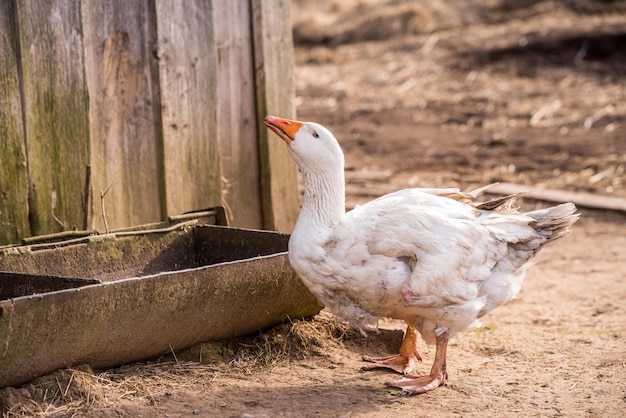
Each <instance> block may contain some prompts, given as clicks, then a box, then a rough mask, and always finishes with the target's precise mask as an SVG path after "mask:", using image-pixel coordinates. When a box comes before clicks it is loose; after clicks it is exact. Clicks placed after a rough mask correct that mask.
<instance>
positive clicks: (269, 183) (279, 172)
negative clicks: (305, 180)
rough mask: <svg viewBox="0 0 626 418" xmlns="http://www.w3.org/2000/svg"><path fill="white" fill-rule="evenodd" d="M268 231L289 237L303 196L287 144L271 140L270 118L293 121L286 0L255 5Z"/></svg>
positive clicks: (257, 0)
mask: <svg viewBox="0 0 626 418" xmlns="http://www.w3.org/2000/svg"><path fill="white" fill-rule="evenodd" d="M251 4H252V11H253V36H254V49H255V52H254V58H255V69H256V91H257V112H258V114H257V117H258V125H259V127H261V128H262V129H260V131H259V141H260V142H259V143H260V146H259V149H260V164H261V190H262V197H263V217H264V227H265V228H267V229H274V230H277V231H283V232H291V230H292V229H293V226H294V225H295V222H296V219H297V216H298V211H299V206H300V197H299V194H298V180H297V179H298V176H297V168H296V165H295V163H294V162H293V160H292V159H291V157H290V156H289V152H288V149H287V147H286V145H285V143H284V142H283V141H280V140H279V139H278V138H275V137H270V136H269V134H268V130H267V129H265V127H264V125H263V121H264V119H265V116H267V115H270V114H271V115H275V116H279V117H283V118H293V117H294V116H295V109H294V104H293V101H294V95H295V88H294V79H293V77H294V75H293V65H294V52H293V38H292V34H291V25H290V24H289V22H290V21H291V20H290V7H289V2H288V1H281V0H251Z"/></svg>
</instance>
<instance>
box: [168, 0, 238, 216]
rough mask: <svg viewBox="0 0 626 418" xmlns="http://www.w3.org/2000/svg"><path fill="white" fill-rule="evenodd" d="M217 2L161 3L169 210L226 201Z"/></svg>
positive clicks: (171, 0)
mask: <svg viewBox="0 0 626 418" xmlns="http://www.w3.org/2000/svg"><path fill="white" fill-rule="evenodd" d="M213 3H214V2H212V1H204V0H189V1H185V2H181V1H177V0H160V1H158V2H157V3H156V11H157V21H158V56H159V77H160V87H161V109H162V116H161V119H162V123H163V159H164V170H165V172H164V176H165V191H166V207H167V214H168V215H176V214H180V213H183V212H187V211H191V210H194V209H204V208H208V207H212V206H216V205H220V204H221V188H222V185H221V165H220V164H221V163H220V152H219V143H218V138H217V127H218V121H217V120H216V119H217V61H218V57H217V50H216V44H215V33H214V25H215V22H214V18H213ZM218 3H219V2H218ZM227 4H228V5H229V6H232V4H233V3H231V2H228V3H227ZM231 23H232V22H231Z"/></svg>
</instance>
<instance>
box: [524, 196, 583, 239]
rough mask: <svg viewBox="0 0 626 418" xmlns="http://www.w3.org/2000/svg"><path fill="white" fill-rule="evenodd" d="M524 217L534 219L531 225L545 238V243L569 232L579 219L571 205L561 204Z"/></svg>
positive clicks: (528, 213)
mask: <svg viewBox="0 0 626 418" xmlns="http://www.w3.org/2000/svg"><path fill="white" fill-rule="evenodd" d="M525 215H527V216H530V217H531V218H534V219H535V221H536V222H535V224H534V225H532V226H533V227H534V228H535V230H536V231H537V232H538V233H539V234H541V235H543V236H544V237H546V242H550V241H554V240H556V239H559V238H561V237H563V236H565V235H567V234H569V232H570V231H571V227H572V225H573V224H574V222H576V221H577V220H578V218H580V213H576V206H575V205H574V204H573V203H563V204H561V205H558V206H553V207H551V208H546V209H539V210H534V211H532V212H526V213H525Z"/></svg>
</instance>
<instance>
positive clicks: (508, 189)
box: [488, 183, 626, 212]
mask: <svg viewBox="0 0 626 418" xmlns="http://www.w3.org/2000/svg"><path fill="white" fill-rule="evenodd" d="M488 193H495V194H502V195H508V194H515V193H524V196H525V197H528V198H531V199H536V200H545V201H547V202H556V203H564V202H572V203H574V204H575V205H577V206H580V207H585V208H590V209H605V210H616V211H622V212H626V199H624V198H621V197H614V196H600V195H596V194H592V193H581V192H570V191H567V190H556V189H538V188H533V187H530V186H524V185H521V184H512V183H499V184H496V185H495V186H493V187H490V188H489V190H488Z"/></svg>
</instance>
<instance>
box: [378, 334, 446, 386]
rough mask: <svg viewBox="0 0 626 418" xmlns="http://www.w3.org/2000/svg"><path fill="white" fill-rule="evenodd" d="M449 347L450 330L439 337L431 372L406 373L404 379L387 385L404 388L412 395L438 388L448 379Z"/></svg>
mask: <svg viewBox="0 0 626 418" xmlns="http://www.w3.org/2000/svg"><path fill="white" fill-rule="evenodd" d="M447 347H448V332H444V333H443V334H441V335H439V336H438V337H437V349H436V352H435V361H434V362H433V367H432V368H431V369H430V374H428V375H425V376H413V375H410V374H407V375H405V376H404V377H403V378H402V379H400V380H397V381H395V382H389V383H387V386H391V387H394V388H399V389H402V390H403V391H405V392H407V393H409V394H410V395H415V394H418V393H425V392H428V391H431V390H433V389H436V388H437V387H439V386H441V385H443V384H444V383H446V381H447V380H448V372H447V371H446V348H447Z"/></svg>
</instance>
